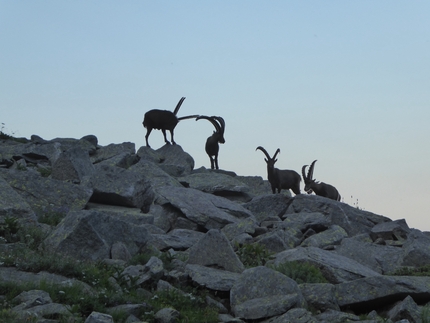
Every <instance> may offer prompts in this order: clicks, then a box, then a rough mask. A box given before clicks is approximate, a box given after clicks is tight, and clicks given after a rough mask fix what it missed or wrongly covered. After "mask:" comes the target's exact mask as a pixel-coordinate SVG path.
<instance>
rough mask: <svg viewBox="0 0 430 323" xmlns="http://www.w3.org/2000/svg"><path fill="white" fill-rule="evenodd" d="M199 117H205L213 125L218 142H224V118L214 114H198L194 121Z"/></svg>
mask: <svg viewBox="0 0 430 323" xmlns="http://www.w3.org/2000/svg"><path fill="white" fill-rule="evenodd" d="M200 119H206V120H208V121H210V122H211V123H212V124H213V125H214V127H215V131H214V135H215V134H216V135H218V136H219V138H218V142H219V143H220V144H224V143H225V139H224V131H225V121H224V119H223V118H222V117H215V116H212V117H208V116H199V117H197V118H196V121H197V120H200Z"/></svg>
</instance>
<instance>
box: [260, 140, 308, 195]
mask: <svg viewBox="0 0 430 323" xmlns="http://www.w3.org/2000/svg"><path fill="white" fill-rule="evenodd" d="M257 149H259V150H261V151H262V152H263V153H264V154H265V155H266V157H267V158H264V160H265V161H266V164H267V179H268V180H269V183H270V185H271V186H272V192H273V194H275V193H276V190H278V193H280V192H281V189H286V190H289V189H291V190H292V191H293V192H294V194H296V195H298V194H300V181H301V178H300V175H299V174H298V173H297V172H295V171H293V170H288V169H282V170H281V169H278V168H275V163H276V162H277V161H278V160H277V159H275V158H276V155H278V154H279V153H280V152H281V150H280V149H279V148H278V149H277V150H276V152H275V154H274V155H273V157H270V156H269V154H268V152H267V151H266V149H264V148H263V147H261V146H258V147H257ZM257 149H255V150H257Z"/></svg>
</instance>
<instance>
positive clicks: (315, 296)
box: [299, 283, 340, 312]
mask: <svg viewBox="0 0 430 323" xmlns="http://www.w3.org/2000/svg"><path fill="white" fill-rule="evenodd" d="M299 288H300V291H301V292H302V294H303V297H304V298H305V300H306V302H307V304H308V305H309V306H311V307H312V308H313V309H315V310H318V311H321V312H325V311H327V310H329V309H331V310H335V311H340V308H339V305H338V303H337V299H336V288H335V285H333V284H325V283H324V284H300V285H299Z"/></svg>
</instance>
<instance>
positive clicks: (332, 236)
mask: <svg viewBox="0 0 430 323" xmlns="http://www.w3.org/2000/svg"><path fill="white" fill-rule="evenodd" d="M347 237H348V233H346V231H345V230H344V229H342V228H341V227H340V226H338V225H332V226H331V227H330V228H328V229H327V230H325V231H322V232H320V233H317V234H314V235H312V236H310V237H309V238H306V239H305V240H304V241H303V242H302V243H301V244H300V246H302V247H318V248H321V249H324V247H327V246H330V245H336V244H340V242H341V241H342V240H343V239H344V238H347Z"/></svg>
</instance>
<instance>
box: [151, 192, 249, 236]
mask: <svg viewBox="0 0 430 323" xmlns="http://www.w3.org/2000/svg"><path fill="white" fill-rule="evenodd" d="M157 192H158V194H160V195H161V196H162V197H163V198H164V199H165V200H166V201H168V202H169V203H170V204H171V205H172V206H174V207H175V208H177V209H179V210H180V211H181V212H182V213H183V214H184V215H185V216H186V217H187V218H188V219H189V220H191V221H193V222H195V223H197V224H198V225H200V226H202V227H204V228H205V229H207V230H210V229H221V228H223V227H224V226H225V225H227V224H229V223H235V222H238V221H239V219H241V218H248V217H252V216H253V215H252V213H251V212H249V211H248V210H246V209H245V208H243V207H242V206H240V205H238V204H237V203H233V202H231V201H229V200H227V199H225V198H223V197H219V196H214V195H212V194H206V193H203V192H201V191H198V190H195V189H192V188H184V187H174V186H165V187H162V188H160V189H158V191H157Z"/></svg>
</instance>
